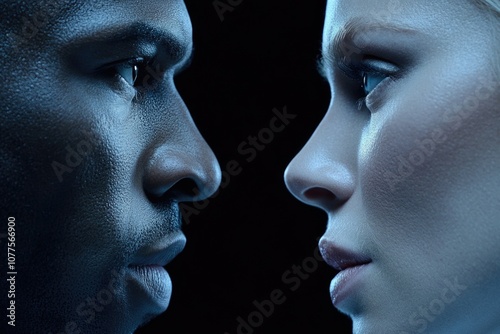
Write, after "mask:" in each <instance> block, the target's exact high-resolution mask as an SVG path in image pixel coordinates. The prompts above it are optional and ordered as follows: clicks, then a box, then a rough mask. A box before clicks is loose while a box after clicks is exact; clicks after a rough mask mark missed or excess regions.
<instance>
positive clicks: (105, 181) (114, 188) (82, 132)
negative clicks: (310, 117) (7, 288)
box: [0, 0, 220, 333]
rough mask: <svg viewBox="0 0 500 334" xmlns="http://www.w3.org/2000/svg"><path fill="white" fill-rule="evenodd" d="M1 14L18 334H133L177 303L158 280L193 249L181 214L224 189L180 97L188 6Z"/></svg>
mask: <svg viewBox="0 0 500 334" xmlns="http://www.w3.org/2000/svg"><path fill="white" fill-rule="evenodd" d="M0 6H1V12H2V16H4V15H5V17H6V19H5V20H4V19H3V18H2V22H1V23H0V25H1V29H2V36H3V37H2V41H1V42H0V51H1V56H0V58H1V62H2V73H1V74H0V76H1V78H2V82H3V83H4V85H3V86H2V90H1V92H0V100H1V101H2V106H1V112H0V129H1V132H2V140H1V142H0V157H1V159H2V165H1V167H0V175H1V177H2V180H3V181H4V182H2V186H1V189H0V190H1V192H2V194H3V196H4V198H6V199H7V198H8V200H5V201H4V200H2V204H1V205H2V211H1V212H2V214H3V218H2V219H7V217H9V216H14V217H15V219H16V230H17V234H16V235H17V238H16V243H17V244H16V249H18V250H19V253H18V254H17V272H18V276H17V287H18V291H17V297H16V298H17V299H16V303H17V304H16V305H17V316H18V319H19V321H18V322H17V323H16V330H19V332H25V333H28V332H30V333H35V332H36V333H42V332H43V333H50V332H52V333H61V332H64V333H131V332H132V331H134V330H135V329H136V328H137V327H138V326H139V325H140V324H142V323H144V322H145V321H147V320H148V319H150V318H151V317H153V316H155V315H158V314H159V313H161V312H163V311H164V310H165V309H166V307H167V305H168V303H169V299H170V294H171V286H170V278H169V276H168V274H167V273H166V271H165V270H164V269H163V268H162V267H163V266H164V265H165V264H167V263H168V262H169V261H170V260H172V258H173V257H175V256H176V255H177V254H178V253H179V252H180V251H181V250H182V248H183V247H184V244H185V238H184V236H183V234H182V232H180V225H181V221H180V213H179V207H178V202H181V201H192V200H198V199H201V198H204V197H206V196H208V195H210V194H211V193H213V192H214V191H215V190H216V188H217V187H218V184H219V181H220V170H219V166H218V163H217V161H216V159H215V157H214V155H213V153H212V151H211V150H210V148H209V147H208V146H207V144H206V142H205V141H204V140H203V138H202V136H201V135H200V133H199V132H198V130H197V128H196V127H195V125H194V123H193V121H192V119H191V117H190V115H189V112H188V110H187V109H186V106H185V105H184V103H183V101H182V99H181V97H180V96H179V93H178V92H177V90H176V88H175V85H174V76H175V75H176V74H177V73H178V72H179V71H181V70H182V68H183V67H185V66H186V65H187V63H188V62H189V58H190V56H191V53H192V31H191V23H190V20H189V16H188V13H187V11H186V8H185V5H184V3H183V1H180V0H175V1H143V2H137V1H128V0H127V1H104V2H94V1H79V2H77V3H76V2H70V1H53V2H50V3H47V2H30V3H29V4H28V5H27V4H26V3H24V2H23V4H22V5H21V4H19V3H18V2H17V1H2V2H1V5H0ZM3 284H5V283H3ZM21 319H22V320H21Z"/></svg>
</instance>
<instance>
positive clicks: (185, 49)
mask: <svg viewBox="0 0 500 334" xmlns="http://www.w3.org/2000/svg"><path fill="white" fill-rule="evenodd" d="M113 43H118V44H119V43H130V44H131V45H135V46H136V48H137V49H145V50H144V51H146V52H150V53H153V50H151V46H154V47H155V48H157V49H158V51H165V52H167V54H168V55H169V56H170V57H171V58H172V60H174V61H175V62H176V63H179V64H180V65H181V66H182V67H183V66H184V63H188V62H189V61H190V59H191V58H192V52H193V50H192V49H193V48H192V41H191V40H189V41H188V42H185V41H182V40H181V38H180V37H179V36H176V35H175V34H173V33H172V32H170V31H169V30H167V29H163V28H159V27H157V26H153V25H150V24H148V23H145V22H134V23H132V24H127V25H120V26H111V27H105V28H102V29H99V30H97V31H92V32H84V33H83V34H80V35H77V36H74V37H73V38H72V39H71V41H70V43H69V45H71V47H79V46H84V45H89V44H94V45H99V44H102V47H103V48H110V47H112V46H110V45H111V44H113ZM148 46H149V50H148Z"/></svg>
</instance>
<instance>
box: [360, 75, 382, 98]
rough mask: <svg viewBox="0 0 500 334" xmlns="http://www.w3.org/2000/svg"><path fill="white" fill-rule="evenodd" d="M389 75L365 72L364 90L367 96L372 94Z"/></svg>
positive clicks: (363, 77) (363, 76)
mask: <svg viewBox="0 0 500 334" xmlns="http://www.w3.org/2000/svg"><path fill="white" fill-rule="evenodd" d="M387 77H388V75H386V74H382V73H376V72H363V74H362V79H363V89H364V91H365V95H368V94H370V93H371V92H372V91H373V90H374V89H375V87H377V86H378V84H380V83H381V82H382V81H384V79H385V78H387Z"/></svg>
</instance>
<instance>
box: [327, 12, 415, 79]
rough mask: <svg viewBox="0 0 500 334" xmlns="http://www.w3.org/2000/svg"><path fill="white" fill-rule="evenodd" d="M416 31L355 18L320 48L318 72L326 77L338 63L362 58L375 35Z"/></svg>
mask: <svg viewBox="0 0 500 334" xmlns="http://www.w3.org/2000/svg"><path fill="white" fill-rule="evenodd" d="M416 32H417V31H416V30H414V29H413V28H410V27H407V26H404V25H402V24H394V23H390V22H383V21H374V20H367V19H366V18H360V17H355V18H352V19H350V20H349V21H348V22H347V23H346V24H345V25H344V26H342V27H341V28H340V29H339V30H338V32H337V33H336V35H335V36H334V37H333V39H332V40H331V41H330V42H328V43H327V44H326V45H323V46H322V50H321V55H320V57H319V58H320V59H319V61H318V72H319V73H320V75H321V76H323V77H326V74H327V73H329V71H331V70H332V69H333V68H335V67H336V66H337V65H338V64H340V63H347V62H349V61H353V60H356V59H358V60H359V59H360V58H361V57H362V56H363V49H364V47H365V46H366V45H368V44H369V43H370V40H371V37H373V36H374V35H375V34H381V33H384V34H392V35H402V34H405V35H406V34H412V35H414V34H415V33H416Z"/></svg>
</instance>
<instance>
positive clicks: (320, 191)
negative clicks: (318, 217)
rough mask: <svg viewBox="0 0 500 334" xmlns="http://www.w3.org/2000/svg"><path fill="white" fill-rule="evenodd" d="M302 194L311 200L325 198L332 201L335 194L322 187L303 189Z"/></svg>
mask: <svg viewBox="0 0 500 334" xmlns="http://www.w3.org/2000/svg"><path fill="white" fill-rule="evenodd" d="M304 196H305V197H306V198H307V199H308V200H311V201H317V200H326V201H333V200H335V199H336V196H335V195H334V194H333V193H332V192H331V191H329V190H327V189H324V188H311V189H307V190H306V191H304Z"/></svg>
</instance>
